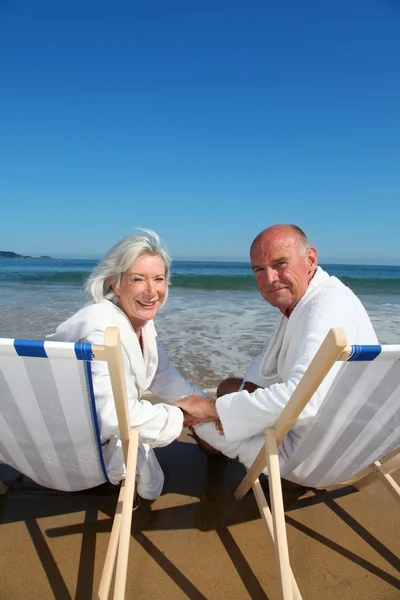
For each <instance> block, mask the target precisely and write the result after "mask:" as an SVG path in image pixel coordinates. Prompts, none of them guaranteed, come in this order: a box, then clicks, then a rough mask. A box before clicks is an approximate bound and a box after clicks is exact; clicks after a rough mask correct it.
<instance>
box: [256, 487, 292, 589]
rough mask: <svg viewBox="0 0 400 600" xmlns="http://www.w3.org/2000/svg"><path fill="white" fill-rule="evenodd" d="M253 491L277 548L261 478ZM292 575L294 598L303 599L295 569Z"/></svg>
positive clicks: (270, 536) (272, 541) (271, 538)
mask: <svg viewBox="0 0 400 600" xmlns="http://www.w3.org/2000/svg"><path fill="white" fill-rule="evenodd" d="M253 492H254V497H255V499H256V502H257V506H258V509H259V511H260V514H261V517H262V519H263V521H264V523H265V525H266V528H267V532H268V534H269V539H270V541H271V543H272V546H273V547H274V548H275V538H274V524H273V521H272V514H271V511H270V510H269V506H268V503H267V500H266V498H265V494H264V492H263V490H262V487H261V484H260V480H259V479H257V480H256V481H255V482H254V484H253ZM290 573H291V577H292V586H293V598H294V600H302V597H301V594H300V590H299V587H298V585H297V582H296V579H295V578H294V575H293V571H292V569H290Z"/></svg>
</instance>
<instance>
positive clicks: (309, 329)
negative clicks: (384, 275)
mask: <svg viewBox="0 0 400 600" xmlns="http://www.w3.org/2000/svg"><path fill="white" fill-rule="evenodd" d="M250 259H251V266H252V269H253V272H254V275H255V277H256V280H257V285H258V288H259V290H260V293H261V295H262V296H263V298H264V299H265V300H266V301H267V302H268V303H269V304H271V305H272V306H275V307H276V308H278V309H279V311H280V312H281V316H280V319H279V321H278V323H277V326H276V328H275V331H274V333H273V335H272V338H271V339H270V340H269V342H268V343H267V345H266V346H265V347H264V348H263V350H262V352H261V354H260V355H259V356H258V357H256V358H255V359H254V360H253V362H252V363H251V365H250V367H249V368H248V370H247V372H246V375H245V377H244V380H243V382H242V381H241V380H234V379H230V380H226V381H224V382H222V384H221V385H220V387H219V394H221V393H222V395H220V397H218V399H217V400H216V401H215V400H212V401H210V400H208V399H205V398H204V397H201V396H188V397H187V398H184V399H182V400H179V401H178V402H176V403H175V404H176V405H177V406H179V407H180V408H182V409H184V410H185V411H187V412H188V413H190V414H191V415H193V417H194V418H195V419H197V422H199V421H202V422H201V423H200V424H198V425H196V427H195V432H196V434H197V436H199V438H201V440H204V441H205V442H206V443H207V444H209V445H210V446H211V447H212V448H214V449H217V450H220V451H221V452H223V453H224V454H225V455H227V456H229V457H231V458H236V457H238V458H239V460H240V461H241V462H242V463H243V464H244V465H246V466H247V467H250V465H251V464H252V462H253V461H254V459H255V457H256V456H257V454H258V452H259V450H260V449H261V446H262V444H263V442H264V436H263V431H264V429H265V428H266V427H271V426H272V425H273V424H274V423H275V421H276V419H277V418H278V416H279V414H280V413H281V411H282V409H283V408H284V406H285V405H286V403H287V402H288V400H289V399H290V396H291V395H292V393H293V390H294V389H295V387H296V386H297V384H298V383H299V381H300V379H301V377H302V375H303V374H304V372H305V370H306V369H307V367H308V365H309V364H310V362H311V360H312V359H313V357H314V355H315V353H316V352H317V350H318V348H319V346H320V345H321V343H322V341H323V340H324V338H325V336H326V334H327V333H328V331H329V329H331V328H332V327H342V328H343V329H344V330H345V332H346V334H347V339H348V341H349V343H350V344H376V343H377V338H376V334H375V331H374V328H373V326H372V324H371V321H370V319H369V316H368V314H367V312H366V310H365V308H364V307H363V305H362V304H361V302H360V300H359V299H358V298H357V296H355V294H354V293H353V292H352V291H351V290H350V289H349V288H348V287H346V286H345V285H344V284H343V283H342V282H341V281H340V280H339V279H337V278H336V277H331V276H329V275H328V273H326V272H325V271H324V270H323V269H321V267H319V266H318V255H317V250H316V249H315V248H314V247H313V246H311V245H310V244H309V242H308V240H307V237H306V236H305V234H304V232H303V231H302V230H301V229H300V228H299V227H297V226H295V225H274V226H273V227H269V228H268V229H265V230H264V231H262V232H261V233H260V234H259V235H258V236H257V237H256V238H255V240H254V241H253V243H252V245H251V249H250ZM334 376H335V369H332V371H331V373H330V374H329V375H328V377H327V378H326V379H325V380H324V382H323V383H322V384H321V386H320V388H319V389H318V391H317V392H316V393H315V394H314V396H313V398H312V399H311V401H310V402H309V404H308V405H307V407H306V408H305V409H304V411H303V412H302V413H301V415H300V417H299V419H298V421H297V423H296V426H295V427H294V428H293V429H292V430H291V431H290V432H289V434H288V435H287V436H286V438H285V439H284V440H283V442H282V444H281V446H280V448H279V452H280V462H281V467H282V466H283V465H284V464H285V463H286V462H287V460H288V459H289V458H290V456H291V455H292V453H293V451H294V449H295V447H296V446H297V445H298V443H299V442H300V440H301V439H302V438H303V437H304V435H305V434H306V433H307V431H308V429H309V426H310V425H311V424H312V421H313V419H314V418H315V415H316V413H317V411H318V408H319V406H320V405H321V403H322V401H323V398H324V397H325V395H326V393H327V391H328V389H329V387H330V385H331V383H332V381H333V378H334ZM211 421H215V422H216V423H215V422H214V423H212V422H211ZM216 424H217V426H216Z"/></svg>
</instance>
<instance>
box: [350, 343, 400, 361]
mask: <svg viewBox="0 0 400 600" xmlns="http://www.w3.org/2000/svg"><path fill="white" fill-rule="evenodd" d="M376 359H377V360H393V361H395V360H400V345H399V344H390V345H389V344H388V345H385V346H380V345H379V344H376V345H354V346H350V349H349V357H348V358H347V359H342V360H348V361H373V360H376Z"/></svg>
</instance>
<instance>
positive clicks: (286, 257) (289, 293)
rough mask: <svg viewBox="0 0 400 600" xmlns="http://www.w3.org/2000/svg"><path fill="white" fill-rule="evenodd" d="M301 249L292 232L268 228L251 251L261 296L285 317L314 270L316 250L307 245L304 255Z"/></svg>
mask: <svg viewBox="0 0 400 600" xmlns="http://www.w3.org/2000/svg"><path fill="white" fill-rule="evenodd" d="M301 250H302V246H301V242H300V240H299V238H298V237H297V236H296V234H295V233H293V232H292V231H291V230H288V229H283V228H278V229H273V228H271V230H266V231H265V232H262V233H261V234H260V235H259V236H258V237H257V238H256V240H255V241H254V242H253V245H252V247H251V251H250V259H251V266H252V269H253V272H254V275H255V277H256V280H257V285H258V289H259V290H260V293H261V295H262V296H263V298H265V300H266V301H267V302H269V304H271V305H272V306H275V307H276V308H279V310H280V311H281V313H283V314H284V315H285V316H286V317H289V316H290V314H291V312H292V310H293V309H294V307H295V306H296V304H297V303H298V302H299V301H300V300H301V298H302V297H303V296H304V294H305V292H306V290H307V287H308V284H309V281H310V279H311V278H312V276H313V275H314V273H315V269H316V267H317V251H316V249H315V248H314V247H313V246H310V247H309V248H308V249H307V250H306V251H305V254H304V255H303V256H302V252H301ZM303 252H304V248H303Z"/></svg>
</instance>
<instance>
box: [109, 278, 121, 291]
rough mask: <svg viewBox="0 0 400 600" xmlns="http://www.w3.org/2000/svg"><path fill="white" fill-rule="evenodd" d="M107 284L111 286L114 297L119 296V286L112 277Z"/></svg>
mask: <svg viewBox="0 0 400 600" xmlns="http://www.w3.org/2000/svg"><path fill="white" fill-rule="evenodd" d="M108 283H109V284H110V285H111V287H112V289H113V292H114V294H115V295H116V296H119V285H117V284H116V282H115V278H114V277H109V279H108Z"/></svg>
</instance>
